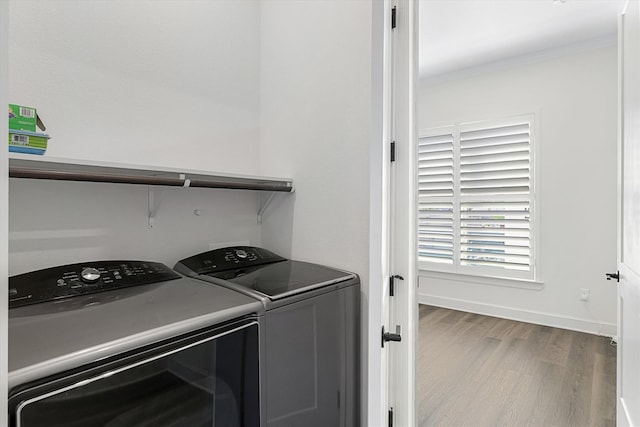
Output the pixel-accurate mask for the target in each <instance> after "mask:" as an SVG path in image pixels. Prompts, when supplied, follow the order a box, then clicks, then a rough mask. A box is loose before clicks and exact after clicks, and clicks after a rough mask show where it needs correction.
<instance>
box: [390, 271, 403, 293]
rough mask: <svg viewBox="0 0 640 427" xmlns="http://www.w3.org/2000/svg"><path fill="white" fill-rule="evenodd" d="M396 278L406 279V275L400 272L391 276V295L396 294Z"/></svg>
mask: <svg viewBox="0 0 640 427" xmlns="http://www.w3.org/2000/svg"><path fill="white" fill-rule="evenodd" d="M396 279H398V280H404V277H402V276H400V275H399V274H394V275H393V276H391V277H389V296H390V297H392V296H395V294H396Z"/></svg>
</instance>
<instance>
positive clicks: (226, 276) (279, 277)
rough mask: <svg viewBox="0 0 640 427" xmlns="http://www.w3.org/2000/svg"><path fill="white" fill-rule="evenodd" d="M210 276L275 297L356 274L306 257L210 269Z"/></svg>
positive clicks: (313, 287)
mask: <svg viewBox="0 0 640 427" xmlns="http://www.w3.org/2000/svg"><path fill="white" fill-rule="evenodd" d="M207 276H210V277H215V278H218V279H223V280H226V281H229V282H231V283H235V284H237V285H239V286H242V287H244V288H247V289H253V290H254V291H257V292H259V293H260V294H263V295H265V296H267V297H269V299H271V300H276V299H279V298H284V297H287V296H290V295H293V294H297V293H301V292H306V291H309V290H312V289H315V288H319V287H322V286H328V285H331V284H335V283H339V282H344V281H347V280H349V279H352V278H355V277H356V275H355V274H353V273H349V272H346V271H341V270H336V269H333V268H329V267H325V266H322V265H318V264H311V263H308V262H302V261H282V262H277V263H273V264H265V265H258V266H254V267H247V268H240V269H235V270H226V271H220V272H215V273H209V274H207Z"/></svg>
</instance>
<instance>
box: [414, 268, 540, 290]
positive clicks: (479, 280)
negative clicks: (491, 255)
mask: <svg viewBox="0 0 640 427" xmlns="http://www.w3.org/2000/svg"><path fill="white" fill-rule="evenodd" d="M418 276H419V277H426V278H430V279H440V280H450V281H455V282H465V283H473V284H480V285H490V286H503V287H507V288H518V289H527V290H532V291H541V290H542V289H544V282H541V281H537V280H526V279H505V278H504V277H487V276H473V275H470V274H460V273H448V272H442V271H433V270H426V269H420V270H419V271H418Z"/></svg>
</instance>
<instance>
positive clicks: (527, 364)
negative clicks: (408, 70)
mask: <svg viewBox="0 0 640 427" xmlns="http://www.w3.org/2000/svg"><path fill="white" fill-rule="evenodd" d="M623 3H624V1H604V0H601V1H590V2H577V1H574V2H571V1H563V0H555V1H554V0H549V1H518V2H506V1H499V0H498V1H494V0H481V1H467V0H453V1H451V0H447V1H440V0H423V1H420V5H419V6H420V19H419V24H420V59H419V62H420V80H419V84H418V96H417V100H418V101H417V102H418V114H417V116H418V128H419V131H418V148H417V150H418V156H417V158H418V160H417V161H418V165H417V170H418V178H417V179H418V183H417V184H418V185H417V188H418V195H417V199H418V203H417V209H418V227H417V230H416V233H417V240H418V246H419V248H418V268H419V282H420V287H419V292H418V300H419V301H418V302H419V303H420V304H421V305H420V324H419V329H420V331H419V338H418V345H417V355H416V360H417V364H418V366H417V369H416V371H417V375H418V378H417V381H416V382H417V393H416V399H417V405H416V406H417V409H418V423H419V425H424V426H427V425H447V424H451V425H459V424H460V423H464V422H463V420H464V419H465V418H459V417H461V416H462V417H464V416H467V417H469V416H471V417H474V416H473V415H470V414H476V415H475V418H471V419H474V420H476V423H475V424H478V425H488V424H491V425H495V424H496V423H497V424H498V425H499V424H502V425H510V424H511V425H514V424H518V423H517V422H515V420H518V419H525V418H518V417H519V416H520V415H521V414H525V413H526V411H527V408H528V407H530V406H532V405H533V407H534V408H536V409H539V408H540V407H542V406H545V405H547V407H548V408H549V411H551V412H553V413H554V414H555V415H558V414H560V415H559V416H561V417H564V418H562V421H564V423H565V424H568V425H588V424H597V425H601V424H603V423H604V424H606V423H611V422H613V423H615V391H614V392H613V393H611V390H615V368H612V366H615V363H613V365H611V360H615V349H612V348H611V347H610V345H609V338H610V337H613V336H615V335H616V316H617V314H616V287H615V286H613V285H612V284H611V282H608V281H607V280H605V276H604V273H605V272H607V271H611V270H612V269H613V268H614V266H615V265H616V263H617V259H616V258H617V217H618V213H617V190H616V188H617V176H618V145H617V135H618V115H617V114H618V113H617V111H618V46H617V40H618V38H617V37H618V36H617V25H618V17H619V13H620V11H621V10H622V4H623ZM522 117H528V119H526V120H524V121H523V120H522ZM510 121H513V123H511V122H510ZM525 122H526V125H527V126H526V127H522V125H523V123H525ZM449 136H450V137H449ZM504 319H509V320H504ZM437 333H442V336H437V335H436V334H437ZM592 337H593V338H595V339H596V340H595V341H594V342H593V343H592V342H591V340H590V338H592ZM607 337H608V338H607ZM536 350H540V351H542V353H541V354H540V355H537V353H536V352H535V351H536ZM612 352H613V354H614V356H613V359H611V355H612ZM579 356H580V357H583V356H588V358H589V359H588V360H585V363H586V364H585V365H581V366H583V367H582V368H580V369H581V370H580V371H576V369H577V368H575V366H578V365H577V364H574V362H575V361H576V358H579ZM518 358H521V359H518ZM509 361H511V362H512V363H514V364H513V365H511V367H509V366H510V365H509V363H511V362H509ZM508 362H509V363H508ZM439 363H445V365H442V366H440V365H438V364H439ZM494 365H495V366H496V367H498V366H500V367H502V368H505V369H506V371H505V372H503V373H492V371H491V369H490V367H491V366H494ZM565 365H566V366H565ZM570 365H572V366H573V365H575V366H574V367H573V368H571V369H572V371H571V372H568V371H566V372H565V371H562V372H564V373H560V372H561V371H560V369H563V367H569V366H570ZM438 366H440V367H439V368H438ZM516 368H518V369H516ZM587 371H588V372H590V375H591V376H590V377H589V378H591V379H587V377H586V376H585V373H586V372H587ZM447 372H449V374H447ZM443 375H444V376H443ZM447 375H448V376H447ZM520 375H522V376H520ZM438 376H443V377H442V378H441V379H440V380H438V379H437V377H438ZM480 378H484V380H480ZM545 378H554V381H556V382H558V381H559V382H560V384H558V388H557V390H558V391H550V390H547V389H546V388H545V387H546V386H547V385H550V384H551V383H552V382H550V381H545V380H544V379H545ZM438 381H441V382H440V383H439V382H438ZM447 381H451V383H450V384H453V385H454V386H451V387H449V388H447V386H446V384H447ZM485 384H488V385H491V384H493V385H494V386H495V387H494V388H484V387H485ZM527 384H530V385H532V386H533V387H536V393H537V394H536V395H532V394H531V392H530V391H529V392H526V393H525V392H523V393H524V394H522V395H518V394H517V393H516V391H517V390H521V389H522V390H524V387H525V386H526V385H527ZM535 384H543V385H540V386H537V385H535ZM611 387H613V389H612V388H611ZM554 390H555V389H554ZM587 391H589V392H590V393H591V394H589V395H588V396H587ZM567 392H568V393H569V394H568V395H567ZM554 393H558V394H557V396H560V395H561V394H562V397H563V399H564V398H567V396H568V398H567V400H564V401H563V400H562V399H559V398H558V399H554V398H553V396H555V394H554ZM538 394H539V396H538ZM596 395H597V396H600V397H598V398H597V399H596V397H597V396H596ZM429 396H430V397H429ZM536 396H538V397H539V400H536V399H538V397H536ZM443 397H444V399H443ZM517 397H518V399H516V398H517ZM587 397H588V399H587ZM465 399H467V400H465ZM594 399H595V400H594ZM608 400H610V401H611V402H610V404H611V406H610V408H612V409H607V408H609V406H606V405H607V403H606V402H608ZM454 402H464V403H461V404H460V406H459V407H456V406H455V405H454ZM510 402H511V403H510ZM514 402H515V403H514ZM544 402H547V403H544ZM602 402H604V403H602ZM554 405H557V406H554ZM603 405H605V406H603ZM465 411H466V413H465ZM477 411H484V412H482V414H479V413H478V412H477ZM594 411H595V412H594ZM612 411H613V412H612ZM519 414H520V415H519ZM555 415H554V416H555ZM522 416H525V417H526V415H522ZM456 417H458V418H456ZM483 417H484V418H483ZM549 417H551V415H549ZM594 417H595V418H594ZM598 417H600V418H598ZM529 419H531V418H529ZM456 420H457V421H456ZM468 420H469V419H468V418H467V421H468ZM483 420H484V421H483ZM500 420H502V421H500ZM544 420H547V421H549V420H553V418H545V419H542V420H541V423H540V424H541V425H542V424H544V423H543V422H542V421H544ZM483 422H484V424H482V423H483ZM558 422H560V421H558ZM547 424H548V423H547Z"/></svg>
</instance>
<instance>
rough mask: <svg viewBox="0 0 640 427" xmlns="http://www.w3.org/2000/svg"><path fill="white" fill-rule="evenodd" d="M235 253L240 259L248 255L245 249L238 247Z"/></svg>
mask: <svg viewBox="0 0 640 427" xmlns="http://www.w3.org/2000/svg"><path fill="white" fill-rule="evenodd" d="M236 255H237V256H238V258H242V259H244V258H246V257H248V256H249V254H248V253H247V252H246V251H243V250H242V249H238V250H237V251H236Z"/></svg>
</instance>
